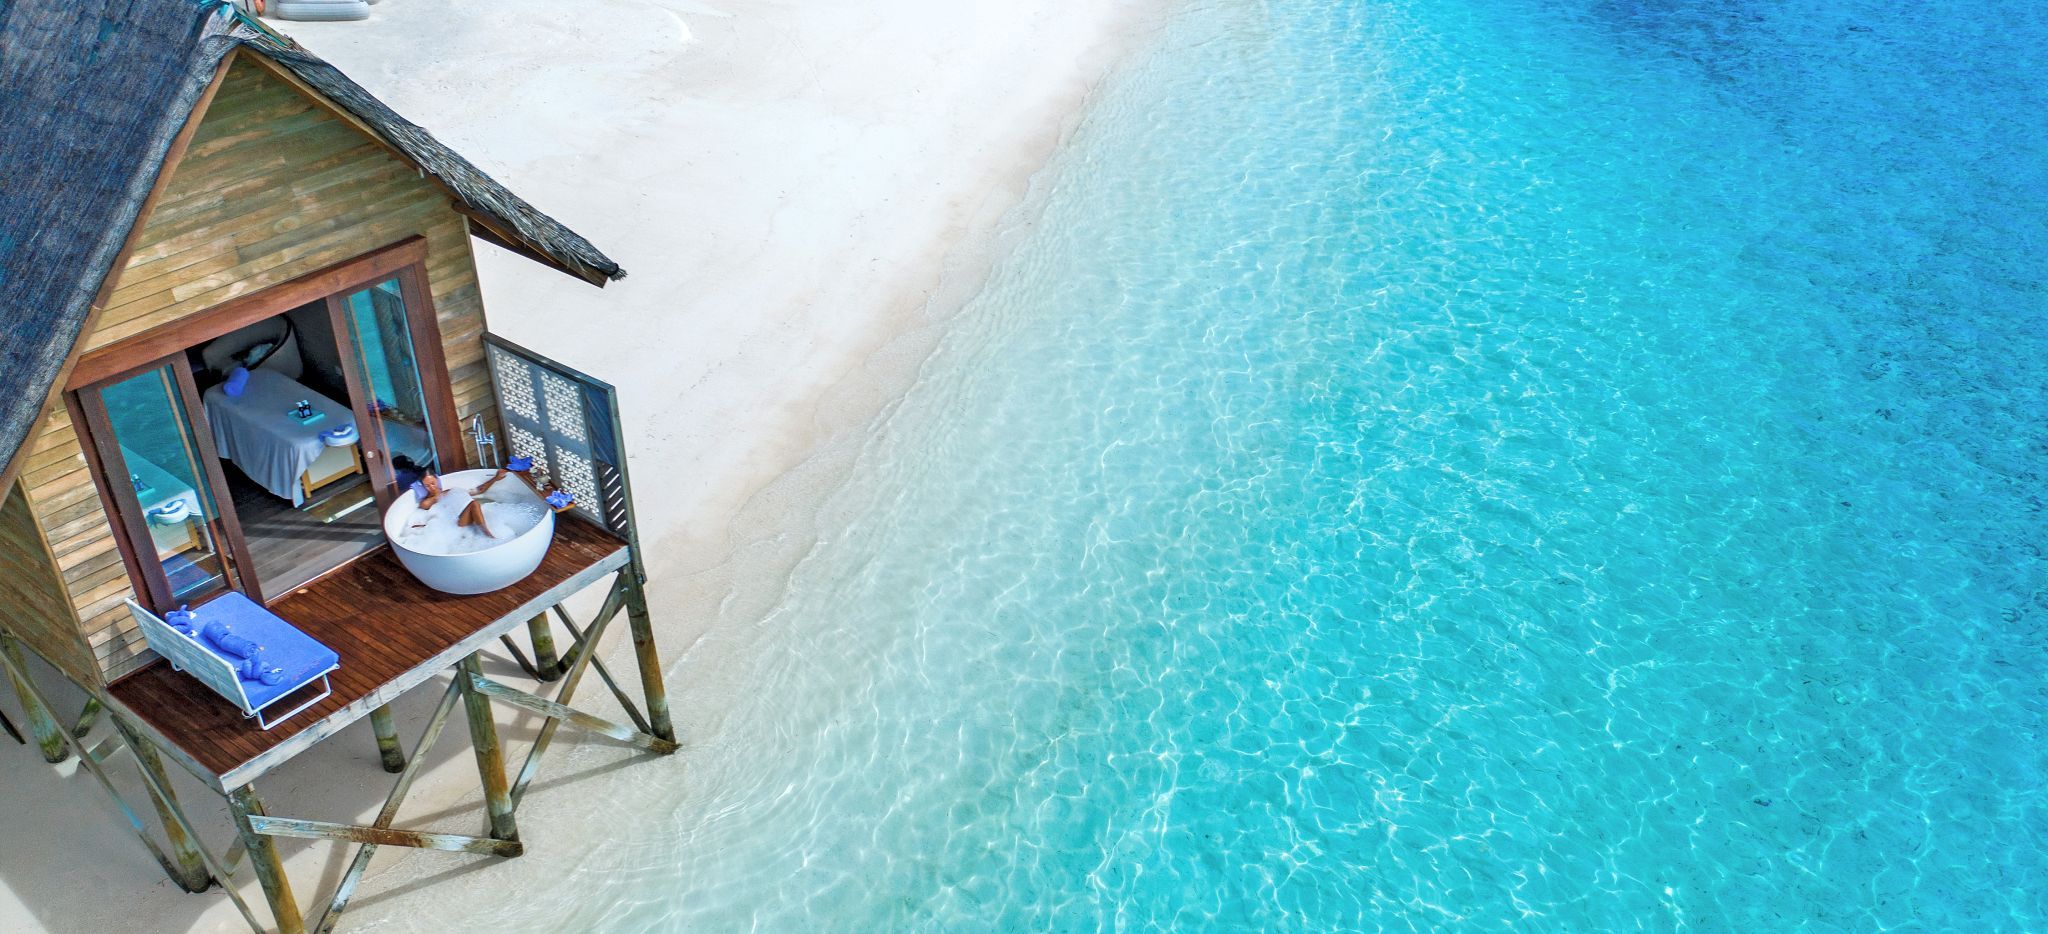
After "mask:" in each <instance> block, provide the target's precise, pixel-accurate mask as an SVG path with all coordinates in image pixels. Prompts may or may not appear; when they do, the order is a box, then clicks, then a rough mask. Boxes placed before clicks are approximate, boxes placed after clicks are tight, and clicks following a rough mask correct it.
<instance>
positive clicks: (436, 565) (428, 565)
mask: <svg viewBox="0 0 2048 934" xmlns="http://www.w3.org/2000/svg"><path fill="white" fill-rule="evenodd" d="M496 472H497V471H494V470H460V471H456V472H455V473H451V474H442V475H441V488H442V489H444V490H460V491H462V492H463V493H465V494H466V493H468V492H469V491H470V490H472V489H475V488H476V487H478V486H481V485H482V484H483V482H484V481H486V480H489V479H490V478H491V475H492V474H494V473H496ZM485 498H486V499H492V500H499V501H512V500H514V499H525V500H530V501H532V502H533V503H536V504H538V505H539V506H540V513H541V517H540V522H539V523H538V524H536V525H534V526H533V527H532V528H530V529H527V530H525V531H524V532H520V533H518V534H516V535H513V534H509V530H508V531H500V532H499V533H498V534H499V535H500V536H501V537H503V539H504V540H503V541H500V542H498V543H496V544H493V545H491V546H490V547H487V548H485V549H483V550H481V551H472V552H468V553H466V554H437V553H434V552H431V551H420V550H416V549H413V548H408V547H406V546H405V545H404V544H402V543H401V542H400V538H401V535H400V533H401V532H402V531H403V530H404V529H405V528H406V527H407V526H408V525H411V524H412V523H413V522H414V521H416V520H417V518H418V516H419V513H420V507H419V500H418V499H417V498H416V497H414V496H413V495H412V494H411V493H410V492H408V493H406V494H405V495H403V496H400V497H399V498H398V502H396V503H393V504H392V505H391V509H390V510H389V511H387V512H385V513H384V537H385V539H387V540H388V541H390V542H391V551H392V553H394V554H396V555H398V563H399V564H402V565H405V569H406V570H408V571H411V572H412V576H414V577H417V578H419V579H420V583H423V584H425V585H427V586H429V587H432V588H434V589H435V590H439V591H441V592H443V593H452V594H479V593H490V592H491V591H493V590H502V589H504V588H506V587H510V586H512V585H513V584H516V583H518V582H519V581H521V580H524V579H525V578H526V576H527V575H528V574H532V573H533V571H534V569H535V568H538V567H540V562H541V559H542V558H545V557H547V554H548V545H549V544H550V543H552V542H553V541H554V540H555V513H554V510H551V509H549V508H547V504H546V503H544V502H542V501H541V498H540V497H539V496H537V495H535V493H534V492H533V490H532V488H530V487H528V486H527V485H526V483H525V482H524V481H522V480H520V479H519V478H518V477H517V476H507V477H506V478H505V479H503V480H500V481H498V482H497V483H496V484H493V485H492V486H491V489H490V492H489V493H487V494H486V495H485Z"/></svg>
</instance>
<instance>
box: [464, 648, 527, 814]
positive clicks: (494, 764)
mask: <svg viewBox="0 0 2048 934" xmlns="http://www.w3.org/2000/svg"><path fill="white" fill-rule="evenodd" d="M481 677H483V665H482V664H480V663H479V661H478V659H477V655H476V654H475V653H471V654H470V655H469V656H467V657H465V658H464V659H463V660H462V664H461V671H459V672H457V674H456V676H455V683H456V684H457V685H458V686H459V687H460V688H461V689H462V707H463V710H464V712H465V713H467V714H468V716H469V744H470V746H471V747H472V748H474V749H475V750H476V769H477V773H478V774H479V775H480V776H481V777H482V778H483V784H484V810H485V811H487V812H489V814H490V827H491V836H492V837H494V838H496V839H499V840H517V839H519V822H518V820H517V819H516V818H515V817H514V816H513V812H514V811H515V810H517V807H518V806H517V805H516V804H514V803H513V801H512V789H511V786H510V785H509V784H507V783H506V781H505V750H504V748H503V747H501V746H499V745H498V725H497V723H495V722H494V721H492V720H491V701H490V698H488V697H485V696H484V695H483V694H482V693H480V692H478V691H477V690H476V688H475V686H474V685H473V683H472V681H473V679H477V678H481Z"/></svg>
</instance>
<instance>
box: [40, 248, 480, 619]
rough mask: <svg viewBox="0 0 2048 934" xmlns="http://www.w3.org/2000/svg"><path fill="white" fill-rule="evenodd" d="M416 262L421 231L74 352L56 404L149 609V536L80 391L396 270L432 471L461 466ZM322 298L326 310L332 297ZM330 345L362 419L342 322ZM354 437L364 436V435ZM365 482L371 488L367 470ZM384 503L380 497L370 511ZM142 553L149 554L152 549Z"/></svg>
mask: <svg viewBox="0 0 2048 934" xmlns="http://www.w3.org/2000/svg"><path fill="white" fill-rule="evenodd" d="M426 259H427V240H426V238H425V237H423V236H418V235H415V236H411V237H407V238H405V239H403V240H400V241H398V242H396V243H392V244H390V245H388V246H384V247H380V248H378V249H375V250H372V251H370V252H368V253H364V254H362V255H361V256H357V257H355V258H353V259H349V260H344V261H342V262H339V263H335V264H333V265H330V266H326V267H323V268H321V269H317V270H314V271H313V272H309V273H306V274H305V275H302V276H298V277H296V278H294V279H290V280H288V281H286V282H282V283H279V284H278V285H274V286H271V287H269V288H267V289H263V290H261V291H258V292H253V293H250V294H249V295H244V296H240V297H238V298H233V299H229V300H227V301H225V302H222V303H220V304H218V305H214V306H212V307H211V308H207V309H205V310H203V311H198V312H194V313H192V314H190V315H187V316H185V317H183V318H179V319H178V320H176V321H171V322H168V323H165V324H162V325H158V326H157V327H154V328H151V329H149V330H147V331H144V332H142V333H141V334H137V335H135V336H133V337H130V338H128V339H126V340H123V341H120V342H119V343H115V344H112V345H110V346H107V347H102V348H99V349H97V350H94V351H91V352H89V353H86V354H85V355H83V356H81V357H80V358H79V359H78V362H77V365H76V366H74V367H73V369H72V371H71V374H70V377H69V379H68V381H67V383H66V384H65V390H64V393H63V398H64V404H65V407H66V408H67V410H68V411H69V412H70V414H71V420H72V425H73V427H74V430H75V433H76V434H77V436H78V439H79V447H80V448H82V449H83V451H84V454H85V462H86V467H87V472H88V473H89V474H90V475H91V476H92V480H93V486H94V488H95V489H96V490H97V492H98V493H99V498H100V505H101V507H102V508H103V509H104V510H105V512H106V515H107V518H108V520H109V521H108V524H109V526H110V527H111V531H112V532H113V535H114V544H115V547H116V548H117V549H118V550H119V551H120V554H121V561H122V563H123V564H124V565H125V566H126V568H127V571H128V579H129V582H130V584H131V585H133V586H134V587H135V590H136V592H137V596H139V597H143V598H145V599H146V600H147V601H148V602H150V603H152V604H154V605H155V607H156V608H157V609H168V608H169V607H168V605H167V601H168V599H169V583H168V577H167V576H165V575H164V573H163V568H162V566H161V564H160V563H157V562H153V561H148V562H146V561H144V560H143V557H144V555H143V552H142V550H141V547H142V543H143V542H145V541H148V540H149V535H148V528H147V527H146V525H142V526H141V527H140V531H139V534H138V528H137V526H138V523H144V522H146V520H145V519H144V517H143V516H142V515H141V509H140V504H139V501H136V500H135V498H134V496H133V492H132V491H130V493H129V495H127V496H126V497H125V498H124V497H123V496H122V495H121V492H120V485H119V484H116V483H114V482H112V478H111V477H110V476H109V474H108V471H107V464H108V462H109V461H108V459H109V458H110V457H118V456H119V451H118V450H115V449H113V448H110V447H108V446H109V445H118V443H119V442H118V441H117V440H116V439H115V438H114V436H113V431H112V425H111V424H110V423H108V422H107V420H106V419H105V417H104V404H102V403H100V402H99V401H98V400H97V398H95V399H94V401H93V402H92V403H91V404H87V403H86V402H85V397H86V396H87V395H88V394H92V395H93V396H95V397H96V396H97V393H98V391H99V390H101V389H104V388H105V387H107V386H110V385H113V384H114V383H117V382H120V381H121V380H124V379H128V378H130V377H133V376H135V375H137V374H139V373H142V372H145V371H148V370H151V369H155V368H156V367H159V366H163V365H165V364H167V363H179V364H182V363H183V361H184V355H185V351H186V350H188V349H190V348H192V347H197V346H200V345H202V344H205V343H206V342H207V341H210V340H214V339H215V338H219V337H222V336H225V335H227V334H230V333H233V332H234V331H237V330H240V329H241V328H244V327H247V326H249V325H251V324H254V323H256V322H258V321H262V320H264V319H266V318H271V317H275V316H277V315H280V314H283V313H284V312H287V311H290V310H292V309H294V308H298V307H300V306H302V305H308V304H311V303H314V302H319V301H322V300H324V299H328V298H330V297H333V296H339V295H346V294H349V293H351V292H354V291H357V290H359V289H362V288H367V287H369V286H371V285H374V284H376V283H378V282H382V281H384V280H387V279H391V278H394V277H396V278H397V279H398V280H399V283H400V290H401V294H402V296H403V298H404V301H405V308H406V323H407V325H408V328H409V330H410V332H411V335H410V336H411V338H412V342H413V353H414V363H415V366H416V367H417V368H418V370H419V376H420V387H421V391H422V392H423V393H424V394H425V396H426V403H427V417H428V431H429V433H430V434H431V435H432V437H433V443H434V453H435V456H436V457H437V458H438V459H439V460H440V465H439V469H440V470H442V471H444V472H445V471H447V470H449V469H451V468H455V469H459V468H460V467H461V466H462V465H463V463H464V462H463V459H462V445H461V443H460V441H459V440H457V439H459V438H460V436H461V430H462V425H461V421H460V419H459V418H458V417H457V416H456V410H455V397H454V392H453V389H452V387H451V385H450V380H449V373H448V366H447V361H446V354H445V351H444V349H443V347H442V344H441V327H440V322H439V321H438V320H437V318H436V314H435V310H434V302H433V295H432V291H431V290H430V289H429V288H428V280H427V273H426ZM328 304H329V312H330V314H332V312H333V310H334V308H333V306H334V303H332V302H329V303H328ZM335 342H336V349H337V350H338V351H339V352H340V353H341V354H342V355H343V356H344V359H343V360H342V363H343V372H344V374H345V378H346V379H348V380H349V381H350V387H349V389H350V396H351V399H350V407H351V409H352V410H354V411H355V415H356V417H357V418H358V419H361V418H364V417H366V416H367V409H366V406H367V403H366V402H362V401H360V396H361V393H360V392H358V391H357V390H356V387H355V385H354V382H353V381H354V377H353V375H350V374H352V373H353V371H352V369H351V368H350V367H351V364H352V363H353V361H351V360H349V359H347V357H348V355H350V354H353V353H355V343H354V340H353V338H352V337H351V336H350V334H349V333H348V331H347V330H346V329H345V328H339V329H337V330H336V333H335ZM172 372H173V373H175V374H177V375H176V381H177V383H178V385H179V402H180V404H181V405H183V406H184V408H185V412H186V421H187V423H188V428H191V429H192V430H193V433H194V436H195V441H194V443H195V444H198V445H200V446H201V451H202V453H203V454H204V455H205V456H207V457H210V458H212V459H213V461H214V463H216V464H218V463H220V455H219V452H218V451H215V450H214V448H213V436H212V433H211V430H210V428H209V427H208V426H207V425H206V424H205V422H204V420H203V419H202V418H201V413H202V412H204V411H205V409H204V406H203V403H202V402H201V400H200V399H199V394H198V390H197V387H196V384H194V382H193V380H192V374H191V373H190V372H189V368H187V367H185V366H182V365H179V366H173V367H172ZM436 422H440V423H441V424H436ZM364 441H365V443H367V442H368V439H367V437H365V439H364ZM379 443H381V440H380V442H379ZM203 472H204V473H206V474H207V477H206V480H205V482H206V484H207V487H208V489H209V490H210V491H211V493H212V496H213V498H214V500H215V503H214V507H215V510H216V512H217V513H219V514H220V516H221V517H223V518H224V519H225V520H226V521H225V522H224V523H223V525H225V527H226V529H225V532H226V534H225V536H223V538H222V541H221V542H219V543H217V544H219V545H220V547H223V548H225V549H227V550H229V552H230V553H229V554H226V555H223V558H224V559H225V560H224V563H226V564H228V565H230V566H231V567H232V571H231V572H230V573H231V579H232V580H233V582H234V584H235V585H238V586H239V589H241V590H242V591H243V592H244V593H247V594H249V595H250V597H251V598H253V599H255V600H257V601H258V602H259V603H261V602H266V601H265V600H264V597H263V594H262V589H261V584H260V583H259V582H258V581H257V578H256V573H255V565H254V563H253V561H254V557H253V555H251V554H250V551H249V545H248V541H247V539H246V538H245V537H244V535H243V531H242V527H241V522H240V520H239V518H238V517H236V516H235V514H234V502H233V500H232V498H231V497H230V495H229V493H228V491H227V489H226V485H225V483H224V482H223V481H222V480H221V477H220V472H219V470H218V469H217V468H216V469H211V470H205V471H203ZM372 480H373V488H374V475H373V478H372ZM384 505H386V504H384V503H383V502H382V501H381V500H380V502H379V506H380V508H379V513H380V514H381V513H382V507H383V506H384ZM371 550H372V551H374V550H375V549H374V548H373V549H371ZM150 554H151V555H153V554H154V547H153V546H152V547H151V548H150ZM351 560H353V559H351ZM346 563H347V562H344V564H346ZM329 573H331V571H330V572H329ZM159 578H162V580H159ZM278 596H283V595H282V594H279V595H278Z"/></svg>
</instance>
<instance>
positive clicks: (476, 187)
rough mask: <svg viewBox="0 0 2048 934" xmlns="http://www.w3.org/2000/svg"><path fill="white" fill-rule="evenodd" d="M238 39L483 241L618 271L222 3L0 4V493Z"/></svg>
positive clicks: (569, 264) (316, 61) (580, 266)
mask: <svg viewBox="0 0 2048 934" xmlns="http://www.w3.org/2000/svg"><path fill="white" fill-rule="evenodd" d="M236 49H243V50H246V51H248V52H253V53H256V54H259V55H262V56H264V57H265V58H267V59H270V60H271V61H273V62H276V63H277V64H278V65H280V66H282V67H283V68H284V69H286V70H287V71H289V72H290V73H291V74H293V75H296V76H297V77H298V78H299V79H300V80H301V81H304V82H305V83H306V84H307V85H309V86H311V87H313V88H314V89H316V90H318V91H319V92H320V93H321V94H323V95H325V96H326V97H327V98H329V99H330V101H331V102H332V103H334V104H335V105H336V106H338V107H340V108H341V109H343V110H345V111H347V112H348V113H349V114H350V115H353V116H354V117H355V118H356V119H357V120H358V121H360V122H361V123H362V124H364V125H366V126H367V127H368V128H370V129H371V130H373V131H374V132H376V133H377V134H379V135H381V136H382V137H383V139H384V142H386V143H387V144H389V145H390V146H391V147H392V148H393V149H395V150H397V151H398V152H400V153H402V154H404V155H405V156H406V157H408V158H409V159H411V160H412V161H413V162H414V163H415V164H416V165H418V167H419V168H420V170H421V171H422V172H424V173H425V174H426V175H428V176H430V177H432V178H434V179H435V180H436V181H438V182H439V183H440V184H442V185H443V186H444V187H446V188H447V189H448V191H449V192H450V194H451V196H452V197H453V198H454V200H456V201H458V202H459V203H460V205H461V206H462V207H463V208H464V209H466V211H467V212H468V213H469V214H470V215H471V216H472V217H473V218H475V219H477V220H478V221H480V222H481V225H480V228H479V229H480V230H481V231H482V232H484V233H485V234H486V235H488V236H489V237H490V239H493V240H496V241H498V242H500V243H501V244H503V245H506V246H509V247H511V248H513V249H515V250H519V251H520V252H523V253H527V254H528V255H531V256H533V257H534V258H536V259H540V260H542V261H543V262H547V263H549V264H551V265H555V266H558V267H560V268H562V269H563V270H565V271H568V272H571V273H574V274H576V275H578V276H581V277H583V278H585V279H588V280H590V281H592V282H595V283H597V284H600V285H601V284H603V283H604V282H605V281H606V280H609V279H617V278H619V277H621V276H624V275H625V271H624V270H622V269H620V268H619V264H617V263H615V262H612V260H611V259H610V258H609V257H607V256H605V255H604V253H602V252H600V251H599V250H598V249H597V248H596V247H594V246H592V245H591V244H590V241H588V240H585V239H583V238H582V237H580V236H578V235H577V234H576V233H575V232H574V231H571V230H569V229H568V228H567V227H564V226H562V225H561V224H560V223H557V222H556V221H555V220H553V219H552V218H550V217H548V216H547V215H545V214H542V213H541V212H540V211H538V210H536V209H535V208H534V207H533V205H530V204H528V203H526V201H525V200H523V199H521V198H520V197H519V196H518V195H515V194H513V193H512V192H510V191H507V190H506V189H505V187H504V186H502V185H500V184H498V183H497V182H495V181H493V180H492V179H491V177H490V176H488V175H485V174H484V173H483V172H482V171H481V170H479V169H478V168H477V167H476V166H474V165H472V164H470V162H469V161H468V160H466V159H464V158H462V157H461V156H459V155H457V154H455V152H454V151H452V150H450V149H449V148H448V147H447V146H445V145H442V144H441V142H440V141H439V140H436V139H435V138H434V137H433V136H432V135H431V134H429V133H428V132H427V131H426V130H423V129H421V128H420V127H419V126H417V125H415V124H413V123H412V122H410V121H408V120H406V119H405V118H404V117H401V116H399V115H398V114H397V113H395V112H393V111H392V109H391V108H389V107H386V106H385V105H384V103H383V102H382V101H379V100H378V99H377V98H376V97H375V96H373V95H371V94H370V92H368V91H366V90H364V89H363V87H362V86H361V85H359V84H356V83H355V82H354V81H351V80H349V78H348V76H346V75H344V74H342V73H341V72H340V71H339V70H337V69H336V68H335V67H334V66H332V65H329V64H328V63H326V62H325V61H322V60H321V59H320V58H319V57H318V56H315V55H313V54H312V53H310V52H307V51H306V50H304V49H302V48H300V47H298V46H297V45H296V44H295V43H292V42H291V41H290V40H288V39H284V38H283V37H281V36H278V35H276V34H275V33H272V32H270V31H268V30H267V29H264V28H261V27H258V26H255V25H252V24H251V23H250V22H249V21H246V20H244V19H243V18H241V17H240V16H239V15H237V14H236V13H235V12H234V11H233V9H232V8H231V7H230V6H229V5H228V4H226V3H224V2H221V0H4V2H0V493H4V491H5V489H6V487H7V485H8V484H9V482H10V478H11V477H12V476H13V475H14V472H15V470H16V469H17V468H18V461H19V459H20V458H19V456H18V455H20V454H21V453H22V447H23V445H24V444H25V442H26V441H27V436H28V433H29V432H30V431H32V430H33V429H34V426H35V423H36V421H37V418H38V417H39V415H40V414H41V411H42V408H43V406H44V404H45V403H46V402H47V401H48V400H49V398H50V393H51V390H52V388H53V387H54V386H55V384H56V382H57V380H58V379H59V378H60V376H61V375H62V373H63V371H64V366H65V363H66V362H67V361H68V360H69V358H70V356H71V353H72V351H73V349H74V347H75V345H76V344H77V343H78V340H79V338H80V336H81V333H82V332H83V330H84V328H85V326H86V323H87V318H88V316H89V315H90V314H91V310H92V302H93V299H94V298H95V297H96V296H97V295H98V293H99V291H100V288H101V286H102V285H103V284H104V283H105V282H106V279H107V277H108V275H110V274H111V273H112V272H113V271H114V270H113V264H114V262H115V261H116V259H117V258H118V256H119V254H120V252H121V248H122V246H123V245H124V244H125V243H126V241H127V238H128V234H129V231H130V230H131V229H132V228H133V227H134V226H135V224H136V222H137V221H138V219H139V215H140V213H141V211H142V208H143V203H144V201H145V200H146V199H147V198H148V196H149V192H150V190H151V188H152V187H154V185H155V184H156V180H157V176H158V174H159V173H160V172H161V171H162V170H163V168H164V160H165V159H166V157H167V156H168V154H169V151H170V149H171V145H172V142H173V140H174V139H175V138H176V137H177V135H178V133H179V131H180V130H181V129H182V128H183V127H184V125H185V122H186V119H187V117H189V116H190V115H191V113H192V109H193V107H194V106H195V105H196V104H197V103H198V101H199V99H200V97H201V95H202V94H203V93H204V91H205V89H206V86H207V84H208V83H209V82H210V81H211V80H212V78H213V76H214V73H215V72H216V70H217V69H218V68H219V66H220V63H221V61H222V59H224V58H226V57H227V55H228V54H229V53H231V52H233V51H234V50H236Z"/></svg>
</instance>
